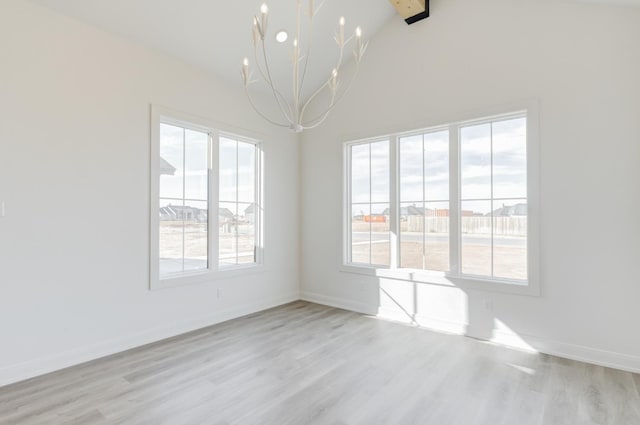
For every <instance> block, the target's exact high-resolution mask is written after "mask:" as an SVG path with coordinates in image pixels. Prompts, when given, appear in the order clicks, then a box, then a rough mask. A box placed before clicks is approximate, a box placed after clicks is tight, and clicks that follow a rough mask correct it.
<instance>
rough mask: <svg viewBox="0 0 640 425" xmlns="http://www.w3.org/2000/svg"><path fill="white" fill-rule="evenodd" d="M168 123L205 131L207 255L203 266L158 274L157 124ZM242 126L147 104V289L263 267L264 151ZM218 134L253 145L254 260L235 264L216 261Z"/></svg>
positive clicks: (224, 276) (210, 279)
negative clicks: (240, 127)
mask: <svg viewBox="0 0 640 425" xmlns="http://www.w3.org/2000/svg"><path fill="white" fill-rule="evenodd" d="M161 124H168V125H173V126H177V127H181V128H184V129H188V130H193V131H198V132H203V133H207V134H208V136H209V142H208V158H207V162H208V193H207V197H208V199H207V207H208V211H207V230H208V235H207V236H208V241H207V249H208V259H207V268H206V269H203V270H195V271H188V272H181V273H175V274H172V275H170V276H169V277H161V276H160V256H159V248H160V231H159V226H160V217H159V215H158V213H157V206H158V202H159V200H160V161H159V160H158V158H159V157H160V125H161ZM238 132H242V133H245V134H246V133H248V132H247V131H245V130H238V129H232V128H224V126H221V125H219V124H217V123H214V122H210V121H208V120H206V119H204V118H200V117H196V116H192V115H189V114H185V113H182V112H178V111H174V110H171V109H168V108H164V107H161V106H156V105H152V106H151V129H150V136H151V137H150V185H149V186H150V197H149V218H150V220H149V289H150V290H157V289H164V288H171V287H176V286H184V285H192V284H200V283H205V282H212V281H215V280H217V279H221V278H230V277H234V276H242V275H246V274H253V273H259V272H261V271H262V270H263V268H264V233H263V231H264V230H263V229H264V226H263V223H264V204H263V199H264V193H263V191H264V187H263V182H264V178H263V170H264V153H263V144H262V142H261V141H260V140H259V139H258V137H251V136H253V135H251V136H245V135H239V134H238ZM220 137H227V138H232V139H233V140H236V141H239V142H243V143H250V144H252V145H254V146H255V147H256V159H255V161H256V169H255V205H256V213H255V262H254V263H250V264H239V265H225V266H220V265H219V258H218V257H219V255H218V254H219V244H218V241H219V235H220V229H219V226H218V220H219V217H218V212H219V181H220V167H219V140H220Z"/></svg>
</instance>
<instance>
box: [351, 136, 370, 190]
mask: <svg viewBox="0 0 640 425" xmlns="http://www.w3.org/2000/svg"><path fill="white" fill-rule="evenodd" d="M369 165H370V162H369V145H368V144H363V145H355V146H352V147H351V202H369V201H370V196H369V191H370V189H371V188H370V180H369V177H370V173H369Z"/></svg>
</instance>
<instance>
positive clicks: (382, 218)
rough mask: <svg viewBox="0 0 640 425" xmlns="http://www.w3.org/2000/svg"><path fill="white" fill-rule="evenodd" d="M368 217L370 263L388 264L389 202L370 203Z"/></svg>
mask: <svg viewBox="0 0 640 425" xmlns="http://www.w3.org/2000/svg"><path fill="white" fill-rule="evenodd" d="M368 219H369V222H370V223H371V263H372V264H377V265H381V266H388V265H389V260H390V254H389V246H390V241H389V204H372V205H371V215H370V216H369V217H368ZM365 220H366V218H365Z"/></svg>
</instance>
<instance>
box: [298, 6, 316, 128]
mask: <svg viewBox="0 0 640 425" xmlns="http://www.w3.org/2000/svg"><path fill="white" fill-rule="evenodd" d="M309 34H311V35H310V36H309V44H308V46H307V57H306V58H304V69H303V71H302V79H301V80H300V91H299V92H298V104H300V97H301V96H302V88H303V87H304V80H305V77H306V76H307V68H308V67H309V58H310V57H311V47H312V45H313V15H311V16H310V17H309ZM303 114H304V110H303V111H302V112H301V113H300V118H301V119H302V115H303Z"/></svg>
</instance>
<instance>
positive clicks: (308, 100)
mask: <svg viewBox="0 0 640 425" xmlns="http://www.w3.org/2000/svg"><path fill="white" fill-rule="evenodd" d="M343 56H344V46H342V47H340V56H339V57H338V64H337V66H336V67H335V69H336V70H338V71H340V68H342V58H343ZM328 85H329V80H327V81H325V83H324V84H323V85H321V86H320V88H319V89H318V90H316V91H315V92H314V93H313V94H312V95H311V96H310V97H309V99H307V101H306V102H305V104H304V106H303V107H302V111H301V112H300V121H302V120H303V119H304V113H305V111H306V110H307V107H308V106H309V104H310V103H311V101H312V100H313V99H314V98H315V97H316V96H317V95H319V94H320V93H321V92H322V90H324V89H325V88H326V87H327V86H328Z"/></svg>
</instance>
